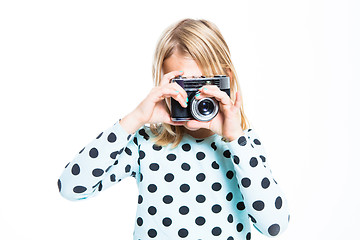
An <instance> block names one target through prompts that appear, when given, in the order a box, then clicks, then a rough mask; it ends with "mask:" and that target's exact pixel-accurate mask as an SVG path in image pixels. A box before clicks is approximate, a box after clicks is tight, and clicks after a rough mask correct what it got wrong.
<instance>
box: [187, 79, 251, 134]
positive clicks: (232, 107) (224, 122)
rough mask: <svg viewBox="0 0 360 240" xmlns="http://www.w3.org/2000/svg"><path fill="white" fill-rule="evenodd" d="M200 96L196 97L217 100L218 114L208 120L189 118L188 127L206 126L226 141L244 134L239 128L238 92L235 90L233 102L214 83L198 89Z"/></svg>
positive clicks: (239, 105)
mask: <svg viewBox="0 0 360 240" xmlns="http://www.w3.org/2000/svg"><path fill="white" fill-rule="evenodd" d="M199 91H200V96H198V97H196V96H195V98H196V99H201V98H204V97H214V98H215V99H216V100H217V101H218V102H219V108H220V109H219V112H218V114H217V115H216V116H215V117H214V118H213V119H211V120H210V121H208V122H202V121H198V120H190V121H188V122H187V123H186V124H187V126H188V127H190V128H206V129H209V130H211V131H212V132H214V133H216V134H218V135H220V136H222V137H224V138H225V139H227V140H228V141H233V140H234V139H236V138H238V137H240V136H241V135H244V132H243V130H242V128H241V115H240V107H241V100H240V92H236V99H235V103H233V101H232V100H231V99H230V97H229V96H228V95H227V94H226V93H225V92H223V91H221V90H220V89H219V88H218V86H216V85H206V86H203V87H201V88H200V89H199Z"/></svg>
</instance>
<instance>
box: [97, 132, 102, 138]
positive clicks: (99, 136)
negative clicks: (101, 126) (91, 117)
mask: <svg viewBox="0 0 360 240" xmlns="http://www.w3.org/2000/svg"><path fill="white" fill-rule="evenodd" d="M103 133H104V132H101V133H100V134H99V135H98V136H97V137H96V139H99V138H100V137H101V136H102V135H103Z"/></svg>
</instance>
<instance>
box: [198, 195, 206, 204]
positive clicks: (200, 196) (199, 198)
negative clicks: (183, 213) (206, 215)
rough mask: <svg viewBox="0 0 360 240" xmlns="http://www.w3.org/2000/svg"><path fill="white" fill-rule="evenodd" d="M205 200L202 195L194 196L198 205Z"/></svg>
mask: <svg viewBox="0 0 360 240" xmlns="http://www.w3.org/2000/svg"><path fill="white" fill-rule="evenodd" d="M205 200H206V198H205V196H204V195H202V194H199V195H197V196H196V201H197V202H198V203H203V202H205Z"/></svg>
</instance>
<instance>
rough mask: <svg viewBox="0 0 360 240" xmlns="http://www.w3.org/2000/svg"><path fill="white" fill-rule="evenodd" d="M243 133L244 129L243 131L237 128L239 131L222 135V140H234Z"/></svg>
mask: <svg viewBox="0 0 360 240" xmlns="http://www.w3.org/2000/svg"><path fill="white" fill-rule="evenodd" d="M244 135H245V133H244V131H243V130H239V131H237V132H235V133H232V134H231V135H228V136H223V138H222V140H223V141H224V142H232V141H234V140H236V139H238V138H239V137H241V136H244Z"/></svg>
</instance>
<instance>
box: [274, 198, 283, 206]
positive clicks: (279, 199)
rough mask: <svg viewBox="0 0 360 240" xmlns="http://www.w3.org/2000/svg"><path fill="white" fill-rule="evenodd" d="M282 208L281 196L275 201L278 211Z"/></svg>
mask: <svg viewBox="0 0 360 240" xmlns="http://www.w3.org/2000/svg"><path fill="white" fill-rule="evenodd" d="M281 206H282V199H281V197H280V196H279V197H277V198H276V200H275V207H276V209H280V208H281Z"/></svg>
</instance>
